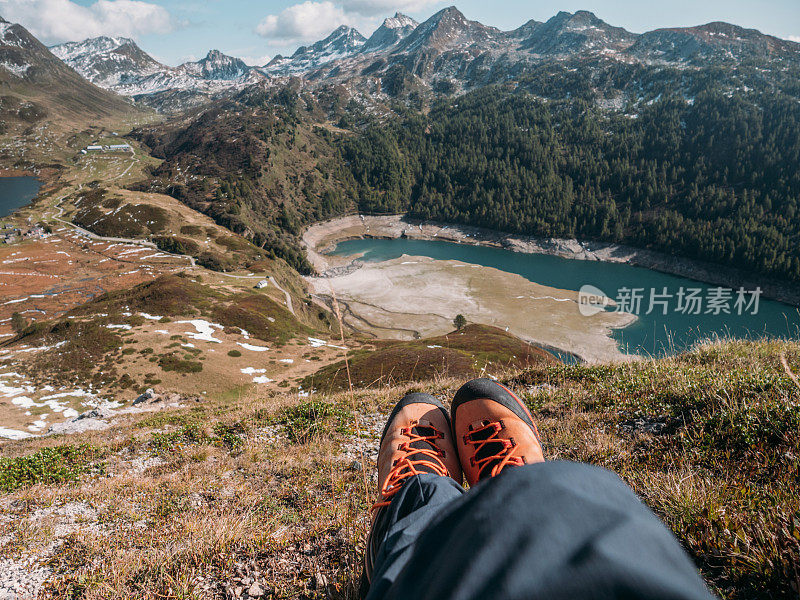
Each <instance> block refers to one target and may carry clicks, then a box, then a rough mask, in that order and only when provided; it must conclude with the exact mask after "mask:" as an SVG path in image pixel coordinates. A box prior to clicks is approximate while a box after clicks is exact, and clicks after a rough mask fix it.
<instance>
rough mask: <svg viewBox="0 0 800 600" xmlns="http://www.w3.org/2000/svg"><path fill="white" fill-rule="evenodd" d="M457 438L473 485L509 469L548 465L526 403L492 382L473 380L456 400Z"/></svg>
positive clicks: (462, 458)
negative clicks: (508, 467)
mask: <svg viewBox="0 0 800 600" xmlns="http://www.w3.org/2000/svg"><path fill="white" fill-rule="evenodd" d="M451 414H452V419H453V435H454V436H455V438H456V447H457V448H458V455H459V458H460V460H461V467H462V469H464V476H465V477H466V478H467V481H468V482H469V484H470V485H475V484H476V483H478V482H479V481H482V480H483V479H486V478H487V477H494V476H495V475H497V474H498V473H500V471H502V470H503V469H504V468H506V467H507V466H510V465H511V466H521V465H525V464H533V463H537V462H544V455H543V454H542V444H541V441H540V439H539V431H538V430H537V429H536V425H535V424H534V422H533V417H532V416H531V413H530V412H529V411H528V409H527V407H526V406H525V405H524V404H523V403H522V400H520V399H519V398H517V397H516V396H515V395H514V394H512V393H511V391H510V390H509V389H508V388H506V387H504V386H502V385H500V384H499V383H497V382H495V381H492V380H491V379H473V380H472V381H470V382H468V383H466V384H465V385H464V386H463V387H462V388H461V389H460V390H458V392H456V396H455V398H454V399H453V406H452V408H451Z"/></svg>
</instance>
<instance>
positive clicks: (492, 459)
mask: <svg viewBox="0 0 800 600" xmlns="http://www.w3.org/2000/svg"><path fill="white" fill-rule="evenodd" d="M502 430H503V423H502V421H494V422H486V423H484V425H483V426H482V427H479V428H477V429H475V430H473V431H471V432H470V433H468V434H466V435H465V436H464V443H465V444H468V445H471V446H474V447H475V452H474V454H473V455H472V457H470V462H471V463H472V464H473V465H474V466H476V467H478V473H479V474H480V476H481V477H483V475H484V469H487V468H488V467H490V466H491V471H489V477H494V476H495V475H497V474H498V473H500V472H501V471H502V470H503V469H504V468H506V467H507V466H509V465H512V466H515V467H521V466H522V465H524V464H525V460H524V459H523V458H522V457H521V456H515V454H514V453H515V452H516V450H517V448H518V446H516V445H514V444H513V442H512V441H511V440H509V439H504V438H501V437H499V434H500V432H501V431H502Z"/></svg>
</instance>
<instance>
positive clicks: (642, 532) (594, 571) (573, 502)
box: [371, 462, 712, 600]
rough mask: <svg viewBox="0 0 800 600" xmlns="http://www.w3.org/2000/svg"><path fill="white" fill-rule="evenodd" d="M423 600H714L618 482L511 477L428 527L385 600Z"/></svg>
mask: <svg viewBox="0 0 800 600" xmlns="http://www.w3.org/2000/svg"><path fill="white" fill-rule="evenodd" d="M378 597H380V598H386V599H394V598H415V599H419V600H424V599H431V600H434V599H435V600H478V599H484V598H492V599H493V600H522V599H526V600H528V599H537V598H542V599H545V598H546V599H548V600H558V599H562V598H563V599H565V600H566V599H570V600H571V599H575V598H580V599H583V598H597V599H606V598H646V599H663V600H678V599H698V600H699V599H702V600H708V599H710V598H712V596H711V594H710V593H709V592H708V591H707V589H706V588H705V585H704V584H703V582H702V580H701V578H700V576H699V574H698V573H697V570H696V569H695V567H694V565H693V564H692V562H691V561H690V560H689V558H688V557H687V555H686V554H685V552H684V551H683V549H682V548H681V547H680V545H679V544H678V542H677V540H676V539H675V538H674V537H673V535H672V534H671V532H670V531H669V530H668V529H667V528H666V527H665V526H664V525H663V524H662V523H661V522H660V521H659V520H658V518H657V517H656V516H655V515H654V514H653V513H652V512H650V510H649V509H648V508H647V507H645V506H644V504H642V502H641V501H640V500H639V499H638V498H637V496H636V495H635V494H634V493H633V492H632V491H631V490H630V488H629V487H628V486H626V485H625V484H624V483H623V482H622V481H621V480H620V479H619V478H618V477H617V476H616V475H614V474H613V473H611V472H609V471H606V470H604V469H600V468H598V467H592V466H589V465H582V464H578V463H568V462H547V463H541V464H535V465H529V466H523V467H515V468H510V469H505V470H504V471H503V472H502V473H501V474H499V475H497V476H496V477H493V478H489V479H488V480H484V481H482V482H481V483H479V484H478V485H477V486H476V487H475V488H473V489H471V490H470V491H469V492H468V493H467V494H465V495H464V496H462V497H461V498H460V499H458V500H456V501H454V502H451V503H450V504H449V505H448V506H447V507H446V508H445V509H444V510H443V513H442V514H440V515H439V516H438V518H437V519H435V520H434V522H433V523H432V524H430V525H429V526H427V527H425V530H424V531H423V532H422V533H421V534H420V535H419V537H418V538H417V540H416V543H415V544H414V545H413V547H412V548H411V552H410V556H409V557H408V559H407V561H406V564H405V566H404V568H403V570H402V572H401V573H400V574H399V576H397V577H396V578H395V579H394V581H393V583H391V585H389V586H388V588H387V589H386V591H385V592H383V591H382V593H381V595H380V596H371V598H378Z"/></svg>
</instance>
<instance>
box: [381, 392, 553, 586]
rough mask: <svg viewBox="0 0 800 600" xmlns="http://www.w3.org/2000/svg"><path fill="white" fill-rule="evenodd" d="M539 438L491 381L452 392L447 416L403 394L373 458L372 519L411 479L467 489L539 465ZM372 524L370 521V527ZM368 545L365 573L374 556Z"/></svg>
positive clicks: (432, 403)
mask: <svg viewBox="0 0 800 600" xmlns="http://www.w3.org/2000/svg"><path fill="white" fill-rule="evenodd" d="M543 461H544V456H543V454H542V445H541V442H540V440H539V432H538V431H537V429H536V425H535V424H534V422H533V417H531V413H530V412H529V411H528V409H527V408H526V407H525V405H524V404H523V402H522V401H521V400H520V399H519V398H517V397H516V396H515V395H514V394H513V393H511V391H510V390H508V389H507V388H506V387H504V386H502V385H500V384H499V383H496V382H494V381H492V380H490V379H474V380H472V381H470V382H468V383H467V384H465V385H464V386H463V387H461V389H459V390H458V392H456V395H455V397H454V398H453V403H452V407H451V409H450V413H448V412H447V409H445V407H444V406H443V405H442V404H441V402H439V401H438V400H436V398H434V397H433V396H429V395H428V394H419V393H414V394H408V395H407V396H406V397H404V398H403V399H402V400H400V402H398V403H397V406H395V407H394V410H393V411H392V413H391V415H389V420H388V422H387V423H386V427H385V428H384V430H383V435H382V437H381V445H380V451H379V453H378V481H379V482H380V484H381V489H380V495H379V498H378V501H377V502H376V503H375V506H374V509H376V510H374V513H375V514H374V518H375V519H377V516H378V513H379V512H380V510H381V509H382V508H384V507H386V506H388V505H389V504H390V503H391V501H392V498H394V496H395V495H397V493H398V492H399V491H400V490H401V489H402V488H403V485H404V484H405V483H406V481H408V480H409V479H410V478H411V477H413V476H415V475H420V474H423V473H429V474H433V475H440V476H442V477H452V478H453V479H454V480H455V481H457V482H458V483H459V484H460V483H462V480H463V478H466V480H467V482H468V483H469V484H470V485H471V486H472V485H475V484H476V483H478V482H480V481H483V480H484V479H487V478H490V477H494V476H495V475H497V474H499V473H500V472H501V471H502V470H503V469H505V468H506V467H509V466H521V465H524V464H533V463H537V462H543ZM373 523H374V521H373ZM373 533H374V527H373V531H371V532H370V536H369V539H368V542H367V560H366V566H367V568H366V573H367V575H368V576H369V574H370V573H371V568H370V566H371V563H372V560H370V559H371V558H374V554H375V553H376V552H377V547H376V540H374V539H373Z"/></svg>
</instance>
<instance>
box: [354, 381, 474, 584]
mask: <svg viewBox="0 0 800 600" xmlns="http://www.w3.org/2000/svg"><path fill="white" fill-rule="evenodd" d="M461 479H462V473H461V467H460V465H459V458H458V453H457V452H456V449H455V444H454V442H453V433H452V427H451V423H450V417H449V415H448V413H447V410H446V409H445V408H444V406H442V404H441V403H440V402H439V401H438V400H436V399H435V398H433V397H432V396H429V395H427V394H417V393H414V394H408V395H407V396H405V397H404V398H403V399H402V400H400V402H398V403H397V405H396V406H395V407H394V410H392V414H391V415H389V418H388V420H387V422H386V427H385V428H384V431H383V435H382V436H381V443H380V450H379V452H378V481H379V482H380V486H381V487H380V493H379V497H378V501H377V502H376V503H375V505H374V506H373V511H372V516H373V522H372V527H371V528H370V532H369V536H368V537H367V548H366V552H365V556H364V574H363V577H362V582H361V596H362V597H363V596H365V595H366V593H367V590H368V589H370V590H371V592H370V598H380V596H381V592H380V591H379V590H385V589H386V588H387V587H388V586H389V585H390V584H391V583H392V582H393V581H394V579H395V578H396V577H397V575H398V574H399V573H400V571H401V570H402V568H403V566H404V565H405V562H406V561H407V560H408V557H409V555H410V549H411V547H412V545H413V543H414V541H415V540H416V538H417V536H418V535H419V533H420V532H421V531H422V530H423V529H424V528H425V526H427V525H428V524H429V523H431V522H432V521H433V520H434V518H435V517H436V516H437V515H438V514H439V512H440V511H441V509H442V508H443V507H444V506H445V505H446V504H448V503H449V502H451V501H452V500H453V499H455V498H458V497H459V496H460V495H461V494H463V493H464V489H463V488H462V487H461V485H460V484H461ZM370 582H372V584H371V585H370Z"/></svg>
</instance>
